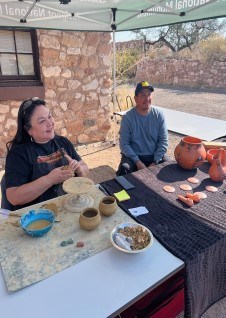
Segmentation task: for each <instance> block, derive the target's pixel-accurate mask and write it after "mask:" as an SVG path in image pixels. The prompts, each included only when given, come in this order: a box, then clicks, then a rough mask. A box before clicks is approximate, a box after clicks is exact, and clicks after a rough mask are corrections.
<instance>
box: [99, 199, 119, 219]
mask: <svg viewBox="0 0 226 318" xmlns="http://www.w3.org/2000/svg"><path fill="white" fill-rule="evenodd" d="M117 208H118V205H117V202H116V199H115V198H114V197H111V196H106V197H104V198H102V199H101V200H100V204H99V210H100V212H101V213H102V214H103V215H105V216H110V215H112V214H113V213H115V212H116V211H117Z"/></svg>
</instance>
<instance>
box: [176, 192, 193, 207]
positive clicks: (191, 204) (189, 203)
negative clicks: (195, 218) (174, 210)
mask: <svg viewBox="0 0 226 318" xmlns="http://www.w3.org/2000/svg"><path fill="white" fill-rule="evenodd" d="M178 200H180V201H182V202H184V203H185V204H187V205H188V206H190V207H192V206H193V205H194V201H193V200H192V199H190V198H186V197H184V196H183V195H180V194H179V195H178Z"/></svg>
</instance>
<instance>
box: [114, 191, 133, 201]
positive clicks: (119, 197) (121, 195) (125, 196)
mask: <svg viewBox="0 0 226 318" xmlns="http://www.w3.org/2000/svg"><path fill="white" fill-rule="evenodd" d="M114 196H115V197H116V199H117V200H118V201H119V202H121V201H126V200H129V199H130V196H129V195H128V193H127V192H126V191H125V190H122V191H120V192H116V193H114Z"/></svg>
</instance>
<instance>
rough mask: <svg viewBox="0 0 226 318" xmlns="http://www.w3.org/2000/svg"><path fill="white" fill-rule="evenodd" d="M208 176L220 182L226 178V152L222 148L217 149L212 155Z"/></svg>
mask: <svg viewBox="0 0 226 318" xmlns="http://www.w3.org/2000/svg"><path fill="white" fill-rule="evenodd" d="M209 176H210V179H211V180H213V181H215V182H221V181H223V180H224V179H226V152H225V151H224V149H222V148H220V149H218V151H217V153H216V154H215V156H214V157H213V161H212V164H211V167H210V168H209Z"/></svg>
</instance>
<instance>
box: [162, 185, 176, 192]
mask: <svg viewBox="0 0 226 318" xmlns="http://www.w3.org/2000/svg"><path fill="white" fill-rule="evenodd" d="M163 190H164V191H166V192H175V188H174V187H172V186H170V185H165V186H164V187H163Z"/></svg>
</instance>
